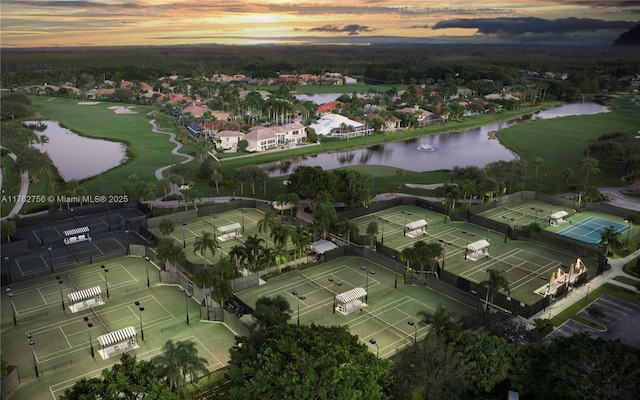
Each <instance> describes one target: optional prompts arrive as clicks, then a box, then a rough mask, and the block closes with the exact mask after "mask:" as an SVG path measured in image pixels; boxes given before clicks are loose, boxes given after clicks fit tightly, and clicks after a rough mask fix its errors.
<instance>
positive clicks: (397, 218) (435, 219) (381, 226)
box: [352, 205, 445, 248]
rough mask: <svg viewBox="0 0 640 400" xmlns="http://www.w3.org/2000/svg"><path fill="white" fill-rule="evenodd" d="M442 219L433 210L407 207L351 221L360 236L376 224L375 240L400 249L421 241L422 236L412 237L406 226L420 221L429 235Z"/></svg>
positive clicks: (420, 234) (442, 217) (441, 222)
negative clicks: (423, 223) (356, 227)
mask: <svg viewBox="0 0 640 400" xmlns="http://www.w3.org/2000/svg"><path fill="white" fill-rule="evenodd" d="M444 218H445V216H444V215H443V214H439V213H437V212H435V211H433V210H430V209H426V208H420V207H416V206H408V205H407V206H398V207H392V208H388V209H386V210H382V211H378V212H375V213H372V214H367V215H363V216H360V217H357V218H353V219H352V221H354V222H355V223H357V224H358V230H359V232H360V235H362V236H365V235H366V232H367V227H368V226H369V224H370V223H372V222H375V223H377V224H378V235H377V240H378V241H379V242H381V243H383V244H384V245H385V246H387V247H391V248H401V247H403V246H410V245H412V244H413V243H415V242H416V241H418V240H422V239H423V236H424V234H423V233H419V234H415V235H412V234H411V232H410V230H408V229H406V228H405V227H406V226H407V225H408V224H412V223H413V224H421V221H424V222H426V225H425V226H424V230H425V231H426V233H429V232H430V231H431V229H432V227H435V226H437V225H440V224H443V223H444Z"/></svg>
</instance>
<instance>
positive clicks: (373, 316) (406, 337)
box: [364, 310, 413, 342]
mask: <svg viewBox="0 0 640 400" xmlns="http://www.w3.org/2000/svg"><path fill="white" fill-rule="evenodd" d="M364 314H365V315H366V316H367V317H368V318H369V319H374V320H376V321H377V322H378V323H379V324H382V326H384V327H385V328H390V329H392V330H394V331H395V332H396V333H397V334H398V336H400V338H401V339H404V340H406V341H408V342H411V341H412V340H413V339H412V338H411V337H410V336H409V334H408V333H407V332H405V331H403V330H402V329H400V328H398V327H397V326H395V325H391V324H390V323H388V322H387V321H385V320H383V319H382V318H380V317H378V316H377V315H376V314H373V313H370V312H368V311H367V310H364Z"/></svg>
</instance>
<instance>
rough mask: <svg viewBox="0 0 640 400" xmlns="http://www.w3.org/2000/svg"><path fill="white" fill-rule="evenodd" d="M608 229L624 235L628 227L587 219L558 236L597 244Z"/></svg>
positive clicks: (564, 230) (562, 231) (607, 221)
mask: <svg viewBox="0 0 640 400" xmlns="http://www.w3.org/2000/svg"><path fill="white" fill-rule="evenodd" d="M609 227H611V228H614V229H615V230H616V231H617V232H618V233H624V232H626V231H628V230H629V229H630V228H629V226H627V225H625V224H620V223H618V222H612V221H609V220H607V219H603V218H598V217H589V218H587V219H584V220H582V221H580V222H576V223H574V224H572V225H571V226H569V227H568V228H565V229H563V230H561V231H560V232H558V235H562V236H566V237H569V238H571V239H575V240H579V241H581V242H586V243H589V244H598V243H600V241H601V240H602V238H601V234H602V232H604V231H605V229H607V228H609Z"/></svg>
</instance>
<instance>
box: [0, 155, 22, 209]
mask: <svg viewBox="0 0 640 400" xmlns="http://www.w3.org/2000/svg"><path fill="white" fill-rule="evenodd" d="M9 157H11V158H12V159H13V161H16V160H17V159H18V157H16V155H15V154H13V153H9ZM3 179H4V176H2V173H1V172H0V188H1V187H2V180H3ZM20 179H21V182H20V193H18V196H19V198H25V197H26V196H27V193H29V173H28V172H23V173H22V175H21V176H20ZM23 204H24V203H23V202H21V201H18V202H16V204H15V205H14V206H13V209H12V210H11V212H10V213H9V215H7V216H6V217H3V218H0V220H2V221H4V220H5V219H7V218H12V217H13V216H15V215H18V213H19V212H20V210H22V205H23Z"/></svg>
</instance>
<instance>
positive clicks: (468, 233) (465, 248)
mask: <svg viewBox="0 0 640 400" xmlns="http://www.w3.org/2000/svg"><path fill="white" fill-rule="evenodd" d="M461 232H462V233H464V234H465V235H467V240H466V242H465V243H464V259H465V260H466V259H467V252H468V251H469V250H468V249H467V246H469V236H472V237H473V236H475V233H471V232H467V231H461Z"/></svg>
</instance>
